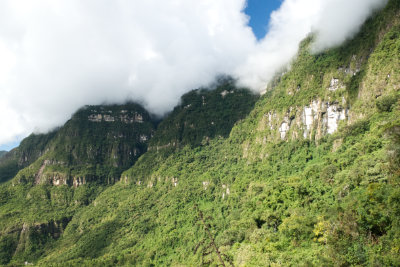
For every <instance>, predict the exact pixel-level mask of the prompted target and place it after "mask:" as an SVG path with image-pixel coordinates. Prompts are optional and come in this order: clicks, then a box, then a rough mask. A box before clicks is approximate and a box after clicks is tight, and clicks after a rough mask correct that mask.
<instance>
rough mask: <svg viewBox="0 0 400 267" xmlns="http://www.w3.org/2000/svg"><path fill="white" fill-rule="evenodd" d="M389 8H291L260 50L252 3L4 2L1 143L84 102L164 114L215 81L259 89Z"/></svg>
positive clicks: (293, 4) (323, 2)
mask: <svg viewBox="0 0 400 267" xmlns="http://www.w3.org/2000/svg"><path fill="white" fill-rule="evenodd" d="M382 3H384V1H383V0H353V1H345V0H320V1H318V0H285V1H284V2H283V4H282V7H281V8H280V9H279V10H278V11H276V12H275V13H273V15H272V20H271V24H270V31H269V34H268V35H267V36H266V37H265V38H264V39H263V40H262V41H261V42H257V41H256V39H255V37H254V35H253V34H252V32H251V29H250V28H249V27H248V26H247V20H248V18H247V16H246V15H245V14H244V13H243V8H244V5H245V4H246V3H245V0H201V1H194V0H192V1H191V0H168V1H167V0H166V1H159V0H146V1H139V0H85V1H81V0H35V1H31V0H4V1H1V2H0V58H1V60H0V95H1V99H0V106H1V107H0V112H1V113H0V114H1V116H2V119H1V120H0V144H4V143H6V142H10V141H11V140H13V138H15V137H16V136H21V135H27V134H29V133H30V132H32V131H35V130H39V131H46V130H48V129H51V128H52V127H55V126H58V125H61V124H62V123H64V122H65V121H66V120H67V119H68V118H69V117H70V115H71V114H72V113H73V112H74V111H75V110H76V109H78V108H79V107H81V106H83V105H85V104H101V103H103V102H123V101H125V100H126V99H127V98H131V99H134V100H136V101H141V102H142V103H144V105H145V106H146V108H148V109H149V110H151V111H152V112H154V113H157V114H163V113H164V112H166V111H168V110H170V109H171V108H172V107H173V106H174V105H176V104H177V102H178V101H179V97H180V96H181V95H182V94H183V93H185V92H186V91H188V90H190V89H192V88H195V87H198V86H201V85H206V84H208V83H210V82H212V80H213V78H214V76H215V75H216V74H221V73H225V74H231V75H234V76H236V77H238V78H240V79H241V82H242V83H243V84H245V85H247V86H250V87H252V88H253V89H255V90H259V89H261V88H264V87H265V84H266V82H267V81H268V80H269V79H270V78H271V77H272V75H273V74H274V73H275V71H276V70H277V69H278V68H280V67H282V66H283V65H285V64H287V63H288V62H289V61H290V59H291V58H292V57H293V56H294V55H295V53H296V50H297V46H298V43H299V41H300V40H302V39H303V38H304V37H305V36H306V35H307V34H308V33H309V32H310V31H311V30H315V31H318V33H319V39H318V42H317V45H318V48H325V47H329V46H331V45H337V44H339V43H341V42H342V41H343V40H345V39H346V38H348V37H349V36H351V35H352V34H354V32H356V31H357V29H358V28H359V26H360V25H361V24H362V22H363V21H364V20H365V18H366V17H367V16H368V15H369V14H370V13H371V11H372V10H373V9H375V8H377V7H379V6H380V5H381V4H382ZM349 10H351V11H352V12H350V11H349Z"/></svg>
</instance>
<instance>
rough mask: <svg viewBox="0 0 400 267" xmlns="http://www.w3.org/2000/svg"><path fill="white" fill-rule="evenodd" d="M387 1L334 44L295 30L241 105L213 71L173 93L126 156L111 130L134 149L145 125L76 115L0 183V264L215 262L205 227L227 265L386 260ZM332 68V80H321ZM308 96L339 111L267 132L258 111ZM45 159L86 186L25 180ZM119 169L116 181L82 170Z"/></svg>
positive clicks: (390, 257) (238, 92)
mask: <svg viewBox="0 0 400 267" xmlns="http://www.w3.org/2000/svg"><path fill="white" fill-rule="evenodd" d="M399 6H400V5H399V1H398V0H391V1H389V4H388V7H387V8H386V9H384V10H383V11H381V12H380V13H378V14H376V15H375V17H374V18H371V19H369V20H368V21H367V22H366V24H365V25H364V26H363V28H362V30H361V32H360V33H359V34H358V35H357V36H356V37H355V38H354V39H353V40H350V41H348V42H347V43H346V44H345V45H344V46H342V47H338V48H334V49H330V50H327V51H323V52H322V53H320V54H318V55H314V54H312V53H310V52H309V48H310V47H311V46H312V41H313V37H312V36H311V37H309V38H308V39H307V40H305V41H304V42H303V43H302V44H301V46H300V51H299V54H298V57H297V59H296V60H295V61H294V62H293V64H292V67H291V69H290V70H289V71H288V72H287V73H285V74H283V75H279V77H277V78H276V79H275V81H274V82H273V89H271V90H270V91H269V92H267V93H266V94H265V95H264V96H263V97H261V98H260V99H259V100H257V102H256V103H255V104H254V101H255V97H254V96H252V95H251V94H249V93H248V92H247V91H244V90H242V89H236V88H234V87H233V84H232V82H231V81H229V80H228V81H225V82H223V83H222V84H219V85H217V87H216V89H215V90H214V91H205V90H196V91H193V92H190V93H188V94H187V95H185V96H184V97H183V98H182V102H181V104H180V105H179V106H178V107H176V109H175V110H174V111H173V112H171V114H169V115H168V116H167V118H165V119H164V120H163V121H162V122H161V123H160V124H159V126H158V129H157V130H156V132H155V133H154V137H153V139H151V141H150V149H149V151H148V152H146V153H144V154H143V155H141V156H140V158H138V157H139V155H137V157H136V158H135V157H133V158H132V157H127V156H125V157H120V155H121V151H125V150H124V149H123V148H121V146H120V145H121V143H119V144H118V145H117V144H116V143H114V141H115V140H114V136H115V134H116V133H117V132H115V129H117V131H119V132H124V133H126V134H130V133H131V132H134V133H135V134H133V135H131V136H130V137H129V138H127V139H124V138H122V139H123V140H122V143H123V144H124V145H125V144H126V143H129V144H128V145H132V146H131V147H130V148H132V147H134V148H137V149H140V146H139V145H138V144H137V139H135V138H137V136H138V134H139V136H140V134H143V133H149V131H148V130H149V129H150V132H151V129H153V128H152V125H150V124H148V125H147V126H145V125H144V124H140V125H141V126H143V128H141V127H139V128H135V127H133V128H134V129H133V130H132V128H126V129H125V124H121V125H118V123H115V125H112V126H110V127H108V125H107V124H96V123H95V122H90V123H88V122H87V121H85V120H84V118H87V117H88V116H90V115H92V114H93V113H92V111H91V110H92V109H93V107H88V108H87V109H83V110H82V111H80V112H78V113H77V115H76V116H75V117H74V118H73V119H72V120H71V121H69V122H68V123H67V125H66V126H65V127H66V128H64V129H63V128H62V129H60V130H59V131H58V134H57V135H56V136H55V137H54V139H53V140H55V141H52V142H51V144H49V145H48V146H47V147H49V148H50V150H49V152H48V154H46V155H45V156H44V157H41V158H39V159H38V160H36V161H35V162H34V163H33V164H31V165H30V167H28V168H24V169H23V170H21V171H20V172H19V173H18V175H17V176H16V177H15V178H14V179H12V180H11V181H8V182H6V183H4V184H3V185H2V186H0V248H1V250H0V251H1V253H0V262H1V263H2V264H10V265H18V264H22V263H23V262H24V261H25V260H31V261H33V262H34V263H36V264H38V265H41V266H93V265H105V266H120V265H126V266H132V265H137V266H198V265H199V264H200V263H201V260H202V256H205V257H204V258H205V259H206V260H211V262H210V264H209V265H210V266H215V265H217V264H219V263H218V257H217V256H216V254H215V253H214V254H207V253H208V252H210V250H208V248H207V247H206V246H207V245H209V244H210V243H209V242H202V241H203V240H204V238H205V234H207V235H208V240H212V241H213V242H214V244H215V245H216V246H217V248H218V251H220V253H221V255H222V254H223V255H225V258H224V259H226V260H227V261H232V262H233V263H234V265H235V266H398V265H399V264H400V256H399V255H400V254H399V252H400V222H399V220H398V218H399V216H400V208H399V207H400V205H399V203H400V190H399V185H400V160H399V158H400V157H399V155H400V141H399V140H400V138H399V136H400V121H399V116H400V109H399V106H398V104H397V102H396V101H398V98H397V97H396V95H397V94H398V84H399V81H400V76H399V75H398V69H400V68H399V67H400V64H399V63H400V61H399V60H398V59H399V56H398V55H399V53H398V40H399V38H397V37H398V36H399V35H398V33H399V28H398V25H399V23H400V21H399V19H398V13H399ZM388 73H390V75H389V76H390V77H388ZM332 77H337V78H338V79H340V80H341V81H342V82H343V85H344V87H343V88H340V89H338V90H336V91H334V92H333V91H330V90H327V88H328V87H329V83H330V80H331V79H332ZM225 91H226V92H227V94H225V93H224V94H223V95H225V96H224V97H223V95H221V93H222V92H225ZM229 92H233V93H229ZM377 96H378V97H377ZM316 99H320V100H321V101H324V102H328V101H329V102H331V103H333V102H338V103H343V105H344V106H346V105H347V107H348V108H350V119H349V120H347V121H343V122H342V123H341V124H339V128H338V130H337V131H336V132H335V133H334V134H331V135H321V134H320V135H318V129H313V133H312V134H311V135H310V137H307V138H303V136H302V134H301V133H302V132H301V131H300V130H301V129H299V127H297V126H296V125H295V123H293V126H292V127H294V129H291V131H292V132H289V134H290V138H287V139H285V140H281V139H280V136H278V135H279V132H278V129H277V128H273V127H272V129H271V127H268V126H269V125H268V124H267V120H266V117H268V114H270V112H277V113H279V114H288V116H290V117H292V116H297V114H296V110H297V109H298V108H302V107H304V106H305V105H310V103H311V101H313V100H316ZM393 99H396V100H393ZM203 100H204V102H203ZM110 109H111V111H112V114H115V113H118V112H119V111H118V110H120V109H119V107H117V106H112V107H110ZM236 110H239V111H238V112H236ZM377 110H378V111H379V112H376V111H377ZM105 111H106V110H105ZM96 112H98V110H97V111H96ZM248 112H249V113H248ZM322 112H324V111H321V113H322ZM107 114H111V113H107ZM211 122H214V124H211ZM110 125H111V124H110ZM266 125H267V126H266ZM67 126H68V127H69V128H67ZM146 127H148V128H146ZM232 127H233V128H232ZM278 127H279V126H278ZM295 127H297V128H295ZM142 130H143V131H144V132H141V131H142ZM319 130H320V129H319ZM135 131H136V132H135ZM295 131H297V135H296V134H295V133H296V132H295ZM61 133H63V134H61ZM275 135H277V136H278V138H275V137H274V136H275ZM115 142H117V141H115ZM130 142H132V143H130ZM116 147H118V149H116ZM122 154H124V152H122ZM110 155H117V156H118V158H117V159H114V158H113V157H110ZM137 158H138V159H137ZM46 159H48V160H52V161H55V162H57V164H48V165H47V166H45V167H44V170H43V174H46V175H49V176H46V177H50V178H51V177H53V176H54V174H66V175H67V176H71V177H72V176H75V177H78V176H82V177H86V179H88V181H89V180H90V181H91V182H89V183H86V184H84V185H81V186H79V187H77V188H73V187H71V186H69V185H62V186H53V185H51V184H49V183H39V184H38V185H33V184H34V182H33V181H32V177H35V175H36V174H37V173H38V170H39V169H40V168H41V166H43V164H44V161H45V160H46ZM136 159H137V161H136ZM60 162H62V163H60ZM130 164H133V166H132V167H131V168H130V169H129V170H126V171H124V172H122V175H121V181H120V182H117V183H115V184H113V183H111V184H112V185H108V184H107V183H104V180H102V179H98V178H99V177H102V178H104V179H108V178H112V177H116V176H118V175H119V174H120V173H121V171H123V170H125V169H124V168H128V167H127V166H128V165H130ZM52 175H53V176H52ZM91 179H92V180H91ZM195 206H196V207H198V208H199V210H201V211H202V214H203V215H204V217H203V218H204V221H203V222H202V223H200V224H199V213H198V211H196V210H194V209H193V207H195ZM55 224H56V225H57V227H56V226H55ZM39 226H40V227H39ZM39 228H40V229H41V230H40V231H39ZM24 229H25V230H24ZM49 229H52V230H49ZM205 229H208V231H209V233H208V232H207V231H205ZM210 237H211V238H210ZM199 244H200V245H202V246H203V247H199ZM198 247H199V248H198ZM196 248H198V249H200V251H202V253H194V252H195V251H196ZM197 251H198V250H197ZM204 254H207V255H204ZM217 254H218V253H217Z"/></svg>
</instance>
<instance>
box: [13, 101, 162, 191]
mask: <svg viewBox="0 0 400 267" xmlns="http://www.w3.org/2000/svg"><path fill="white" fill-rule="evenodd" d="M154 129H155V125H154V122H153V120H152V119H151V118H150V115H149V114H148V112H147V111H146V110H145V109H144V108H142V107H141V106H139V105H137V104H133V103H130V104H125V105H111V106H87V107H84V108H82V109H81V110H79V111H78V112H77V113H76V114H74V115H73V116H72V118H71V119H70V120H69V121H68V122H67V123H66V124H65V125H64V126H63V127H61V128H60V129H59V130H57V131H56V133H55V134H54V135H53V138H52V139H51V141H50V142H49V143H48V145H47V147H46V149H45V151H44V152H42V153H41V154H40V156H39V157H37V160H36V161H35V162H34V163H33V164H32V165H31V166H29V168H26V169H24V170H22V171H21V172H20V173H19V174H18V175H17V177H16V178H17V179H16V180H17V181H19V182H22V183H33V184H36V185H38V184H50V185H53V186H61V185H67V186H72V187H78V186H80V185H83V184H86V183H89V182H101V183H104V184H112V183H114V182H115V181H117V180H118V179H119V177H120V174H121V172H122V171H123V170H125V169H127V168H129V167H130V166H132V165H133V163H134V162H135V161H136V160H137V159H138V157H139V156H140V155H141V154H143V153H144V152H146V151H147V143H148V140H149V139H150V137H151V136H152V135H153V132H154Z"/></svg>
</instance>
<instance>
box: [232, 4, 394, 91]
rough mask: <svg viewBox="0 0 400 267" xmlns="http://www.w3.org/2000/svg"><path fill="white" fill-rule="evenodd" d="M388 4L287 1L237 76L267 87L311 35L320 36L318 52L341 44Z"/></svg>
mask: <svg viewBox="0 0 400 267" xmlns="http://www.w3.org/2000/svg"><path fill="white" fill-rule="evenodd" d="M386 3H387V1H386V0H351V1H348V0H285V1H284V2H283V3H282V5H281V7H280V8H279V9H278V10H277V11H275V12H273V13H272V14H271V20H270V25H269V32H268V34H267V35H266V37H265V38H264V39H263V40H261V41H260V42H259V43H257V44H256V46H255V48H254V49H253V50H252V52H251V53H249V54H248V56H247V58H246V61H245V62H244V63H243V64H242V65H240V66H238V67H237V69H236V70H235V71H234V73H235V76H236V77H239V78H240V81H241V83H242V85H245V86H249V87H251V88H253V89H254V90H259V91H261V90H264V89H265V85H266V84H267V83H268V81H269V80H270V79H271V78H272V77H273V76H274V74H275V73H276V71H277V70H280V69H281V68H282V67H284V66H286V65H287V64H288V63H289V62H290V60H291V59H292V58H293V57H294V56H295V55H296V53H297V49H298V45H299V43H300V41H302V40H303V39H304V38H305V37H306V36H307V35H308V34H310V33H315V34H316V36H317V38H316V41H315V43H314V47H313V50H314V52H318V51H321V50H324V49H327V48H330V47H334V46H337V45H340V44H341V43H343V42H344V41H346V40H347V39H349V38H351V37H352V36H354V34H356V33H357V32H358V30H359V29H360V27H361V25H362V24H363V23H364V22H365V21H366V19H367V18H368V17H369V16H370V15H371V14H372V13H373V12H374V11H375V10H377V9H379V8H382V7H384V6H385V5H386Z"/></svg>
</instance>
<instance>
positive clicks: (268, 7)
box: [245, 0, 282, 40]
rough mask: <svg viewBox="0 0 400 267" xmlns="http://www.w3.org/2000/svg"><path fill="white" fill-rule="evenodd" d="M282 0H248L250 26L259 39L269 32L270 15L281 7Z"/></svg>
mask: <svg viewBox="0 0 400 267" xmlns="http://www.w3.org/2000/svg"><path fill="white" fill-rule="evenodd" d="M281 3H282V0H248V1H247V8H246V9H245V13H246V14H247V15H249V16H250V22H249V26H250V27H251V28H252V29H253V32H254V34H255V36H256V37H257V39H259V40H260V39H262V38H263V37H264V36H265V34H266V33H267V30H268V28H267V26H268V22H269V16H270V14H271V12H272V11H274V10H276V9H278V8H279V6H280V5H281Z"/></svg>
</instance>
